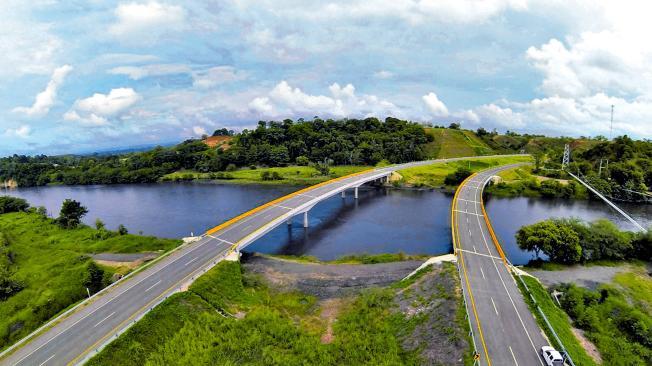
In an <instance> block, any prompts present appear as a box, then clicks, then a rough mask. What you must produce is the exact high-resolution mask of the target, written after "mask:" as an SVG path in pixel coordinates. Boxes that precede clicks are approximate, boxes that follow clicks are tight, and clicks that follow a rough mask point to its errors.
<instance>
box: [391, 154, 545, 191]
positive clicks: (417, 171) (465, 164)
mask: <svg viewBox="0 0 652 366" xmlns="http://www.w3.org/2000/svg"><path fill="white" fill-rule="evenodd" d="M531 161H532V158H531V157H529V156H516V157H514V156H511V157H509V156H506V157H496V158H471V159H468V160H464V161H454V162H448V163H437V164H430V165H424V166H419V167H414V168H408V169H403V170H399V171H398V173H399V174H400V175H401V176H402V177H403V178H402V179H401V181H400V183H401V184H407V185H410V186H417V187H433V188H434V187H442V186H444V179H445V178H446V176H447V175H448V174H451V173H453V172H455V170H457V169H458V168H470V169H471V171H474V172H476V171H479V170H482V169H486V168H490V167H493V166H498V165H504V164H512V163H519V162H531Z"/></svg>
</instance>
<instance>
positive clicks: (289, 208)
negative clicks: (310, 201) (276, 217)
mask: <svg viewBox="0 0 652 366" xmlns="http://www.w3.org/2000/svg"><path fill="white" fill-rule="evenodd" d="M272 206H274V207H280V208H284V209H286V210H294V209H293V208H292V207H287V206H281V205H272Z"/></svg>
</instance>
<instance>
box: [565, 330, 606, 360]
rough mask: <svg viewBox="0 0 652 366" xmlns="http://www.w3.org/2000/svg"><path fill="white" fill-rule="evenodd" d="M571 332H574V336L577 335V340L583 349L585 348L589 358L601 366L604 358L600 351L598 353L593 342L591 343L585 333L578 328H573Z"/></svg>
mask: <svg viewBox="0 0 652 366" xmlns="http://www.w3.org/2000/svg"><path fill="white" fill-rule="evenodd" d="M571 330H572V331H573V334H575V338H577V340H578V341H579V342H580V344H581V345H582V347H584V350H585V351H586V353H587V354H588V355H589V356H591V358H592V359H593V361H595V362H596V363H597V364H599V365H601V364H602V356H601V355H600V351H598V348H597V347H596V346H595V344H593V342H591V341H590V340H588V339H587V338H586V337H585V336H584V331H583V330H581V329H577V328H571Z"/></svg>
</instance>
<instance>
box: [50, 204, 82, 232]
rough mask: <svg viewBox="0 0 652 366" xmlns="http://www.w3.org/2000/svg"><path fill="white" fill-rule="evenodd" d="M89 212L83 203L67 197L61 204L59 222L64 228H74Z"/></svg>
mask: <svg viewBox="0 0 652 366" xmlns="http://www.w3.org/2000/svg"><path fill="white" fill-rule="evenodd" d="M87 213H88V209H87V208H86V207H84V206H82V205H81V203H79V202H77V201H75V200H71V199H66V200H65V201H63V204H62V205H61V212H60V213H59V217H58V218H57V223H58V224H59V226H61V227H62V228H64V229H74V228H76V227H77V226H78V225H79V224H80V223H81V218H82V217H84V215H86V214H87Z"/></svg>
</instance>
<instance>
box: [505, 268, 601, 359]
mask: <svg viewBox="0 0 652 366" xmlns="http://www.w3.org/2000/svg"><path fill="white" fill-rule="evenodd" d="M522 278H523V281H525V283H526V284H527V286H528V288H529V289H530V291H531V292H532V296H534V299H535V300H536V301H537V303H538V305H539V307H541V310H543V313H544V314H546V317H547V318H548V321H549V322H550V324H552V327H553V328H554V330H555V332H556V333H557V336H559V339H560V340H561V342H562V343H563V344H564V346H565V347H566V350H567V351H568V353H569V354H570V356H571V358H572V359H573V362H574V363H575V365H578V366H579V365H582V366H585V365H586V366H592V365H597V364H596V363H595V361H593V359H592V358H591V357H590V356H589V355H588V354H587V353H586V351H585V350H584V348H583V347H582V345H581V344H580V342H579V341H578V340H577V338H576V337H575V335H574V334H573V331H572V330H571V327H572V325H571V320H570V319H569V318H568V315H566V313H565V312H564V311H563V310H562V309H560V308H559V307H557V305H555V303H554V302H553V299H552V297H550V295H549V294H548V291H546V289H545V288H544V287H543V286H542V285H541V284H540V283H539V281H537V280H536V279H534V278H532V277H529V276H522ZM516 282H517V283H518V286H519V288H520V289H521V291H522V292H523V297H524V298H525V301H526V302H527V303H528V306H529V307H530V310H531V311H532V314H535V316H537V322H538V323H539V325H540V326H541V328H542V329H543V330H544V331H545V332H546V335H547V336H548V339H550V341H551V342H552V345H553V347H556V348H557V349H560V347H559V345H558V344H555V341H554V337H553V336H552V334H550V331H549V329H548V328H547V326H546V324H545V323H544V321H543V320H542V319H541V317H540V316H538V312H537V310H536V309H535V307H534V304H533V303H532V301H531V300H530V297H529V296H528V295H527V293H526V292H525V291H524V290H525V289H524V288H523V286H521V283H520V281H516Z"/></svg>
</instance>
